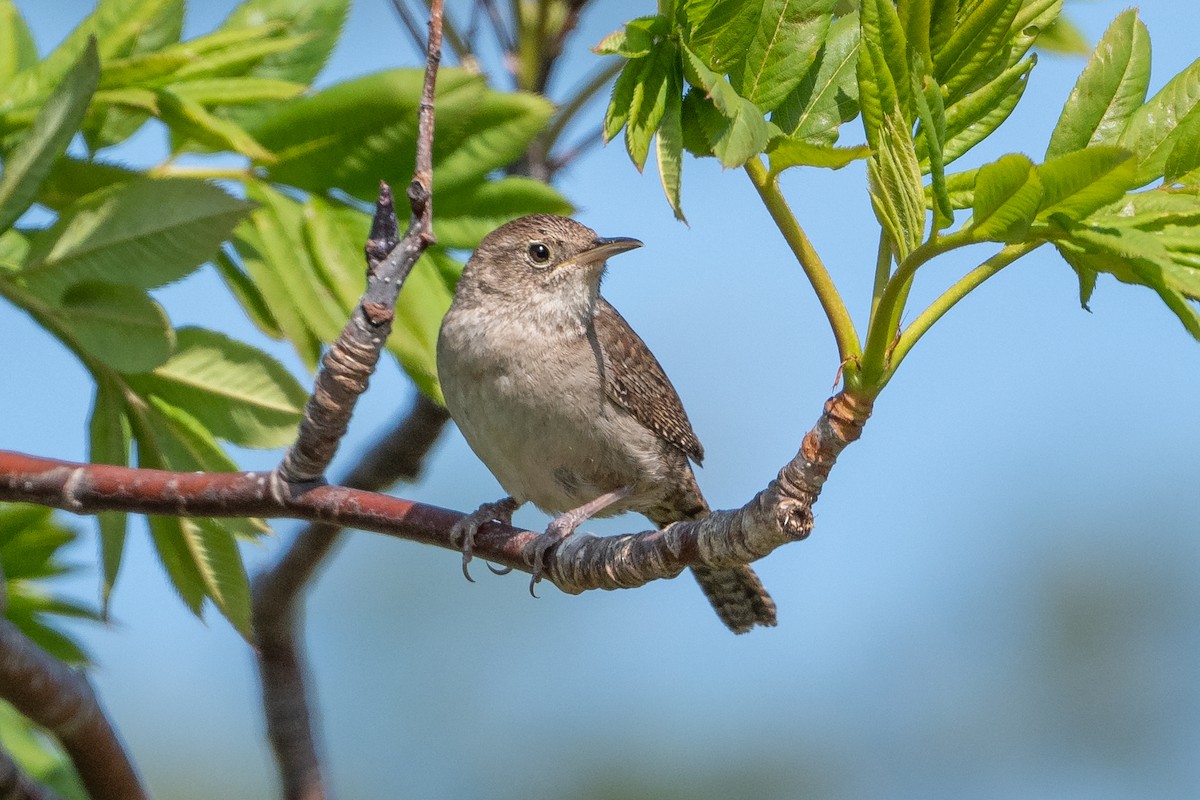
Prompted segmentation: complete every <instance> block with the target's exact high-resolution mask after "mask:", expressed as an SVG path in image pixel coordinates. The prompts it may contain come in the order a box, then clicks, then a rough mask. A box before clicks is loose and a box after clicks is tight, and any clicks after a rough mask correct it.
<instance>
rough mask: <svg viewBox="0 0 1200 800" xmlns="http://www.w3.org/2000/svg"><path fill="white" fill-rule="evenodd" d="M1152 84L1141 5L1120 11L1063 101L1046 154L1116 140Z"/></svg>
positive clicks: (1049, 156)
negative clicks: (1138, 12)
mask: <svg viewBox="0 0 1200 800" xmlns="http://www.w3.org/2000/svg"><path fill="white" fill-rule="evenodd" d="M1149 84H1150V34H1149V32H1147V30H1146V26H1145V25H1144V24H1143V23H1142V21H1141V20H1140V19H1138V17H1137V10H1136V9H1133V8H1131V9H1129V10H1128V11H1125V12H1123V13H1121V14H1120V15H1118V16H1117V18H1116V19H1114V20H1113V22H1112V24H1111V25H1109V26H1108V30H1107V31H1105V32H1104V36H1102V37H1101V38H1100V42H1099V43H1098V44H1097V45H1096V50H1095V52H1093V53H1092V57H1091V58H1090V59H1089V60H1088V63H1087V66H1085V67H1084V68H1083V72H1082V73H1081V74H1080V76H1079V80H1077V81H1076V82H1075V88H1074V89H1073V90H1071V95H1070V97H1068V98H1067V103H1066V105H1065V106H1064V107H1063V111H1062V114H1061V115H1060V116H1059V118H1058V124H1057V125H1055V126H1054V133H1053V134H1051V136H1050V145H1049V147H1047V148H1046V158H1047V159H1051V158H1055V157H1056V156H1061V155H1065V154H1066V153H1069V152H1071V151H1073V150H1081V149H1083V148H1084V147H1087V146H1088V145H1089V144H1116V142H1117V140H1118V139H1119V138H1120V136H1121V132H1122V131H1123V130H1124V129H1125V126H1126V124H1127V123H1128V121H1129V118H1130V116H1131V115H1132V114H1133V113H1134V111H1136V110H1137V109H1138V108H1140V107H1141V105H1142V103H1144V102H1145V100H1146V87H1147V86H1149Z"/></svg>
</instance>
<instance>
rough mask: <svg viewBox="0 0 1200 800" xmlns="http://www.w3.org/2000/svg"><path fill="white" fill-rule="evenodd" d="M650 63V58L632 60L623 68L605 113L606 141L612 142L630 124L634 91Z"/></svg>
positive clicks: (614, 85) (639, 57)
mask: <svg viewBox="0 0 1200 800" xmlns="http://www.w3.org/2000/svg"><path fill="white" fill-rule="evenodd" d="M649 62H650V58H649V57H648V56H638V57H635V58H631V59H630V60H629V62H628V63H627V64H626V65H625V66H623V67H621V72H620V74H618V75H617V79H616V81H614V82H613V90H612V96H611V97H610V98H609V100H608V110H607V111H605V112H604V141H605V142H611V141H612V140H613V139H614V138H615V137H616V135H617V134H618V133H620V132H621V129H622V128H624V127H625V125H626V123H628V122H629V109H630V107H631V106H632V105H633V91H634V89H635V88H637V85H638V82H639V81H640V80H641V75H642V72H643V71H644V70H645V69H646V68H647V64H648V63H649Z"/></svg>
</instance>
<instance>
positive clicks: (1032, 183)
mask: <svg viewBox="0 0 1200 800" xmlns="http://www.w3.org/2000/svg"><path fill="white" fill-rule="evenodd" d="M1041 201H1042V181H1041V179H1040V178H1039V177H1038V172H1037V169H1036V168H1035V167H1034V165H1033V162H1032V161H1030V160H1029V158H1027V157H1026V156H1023V155H1020V154H1018V153H1010V154H1008V155H1006V156H1002V157H1001V158H1000V159H999V160H997V161H994V162H992V163H991V164H985V165H984V166H982V167H980V168H979V171H978V173H977V174H976V178H975V191H974V205H973V208H972V214H971V222H970V229H971V231H972V233H973V234H974V235H975V237H976V238H978V239H990V240H992V241H997V242H1019V241H1022V240H1023V239H1025V237H1026V235H1027V234H1028V232H1029V226H1030V225H1031V224H1032V223H1033V220H1034V218H1035V217H1036V216H1037V212H1038V208H1039V207H1040V205H1041Z"/></svg>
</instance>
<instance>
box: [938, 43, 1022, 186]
mask: <svg viewBox="0 0 1200 800" xmlns="http://www.w3.org/2000/svg"><path fill="white" fill-rule="evenodd" d="M1036 63H1037V59H1036V57H1034V56H1030V57H1029V58H1028V59H1026V60H1025V61H1022V62H1020V63H1018V64H1015V65H1014V66H1012V67H1010V68H1009V69H1007V70H1005V71H1004V72H1002V73H1000V75H998V76H997V77H996V78H995V79H993V80H992V81H991V82H990V83H988V84H987V85H985V86H983V87H981V88H979V89H977V90H975V91H974V92H972V93H971V94H969V95H967V96H966V97H965V98H964V99H962V100H959V101H958V102H957V103H955V104H954V105H952V106H948V107H947V108H946V142H945V146H944V150H943V158H944V161H945V163H946V164H950V163H951V162H953V161H955V160H956V159H958V158H959V157H960V156H962V155H965V154H966V153H967V152H968V151H970V149H971V148H972V147H974V146H975V145H977V144H979V143H980V142H982V141H983V140H984V139H986V138H987V137H988V136H991V135H992V133H993V132H995V130H996V129H997V128H999V127H1000V126H1001V125H1002V124H1004V121H1005V120H1006V119H1008V116H1009V114H1011V113H1012V110H1013V109H1014V108H1016V106H1017V103H1018V102H1020V100H1021V95H1023V94H1024V93H1025V87H1026V85H1027V84H1028V78H1029V71H1030V70H1032V69H1033V67H1034V65H1035V64H1036ZM921 147H922V142H921V141H918V142H917V153H918V155H922V153H921Z"/></svg>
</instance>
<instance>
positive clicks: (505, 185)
mask: <svg viewBox="0 0 1200 800" xmlns="http://www.w3.org/2000/svg"><path fill="white" fill-rule="evenodd" d="M437 209H438V210H437V218H435V219H434V221H433V232H434V234H435V235H436V236H437V240H438V244H440V245H442V246H443V247H448V248H451V249H462V250H473V249H475V247H476V245H478V244H479V242H480V240H481V239H483V237H484V236H487V235H488V234H489V233H491V232H492V231H494V230H495V229H496V228H498V227H500V226H501V225H503V224H504V223H506V222H509V221H510V220H514V219H516V218H517V217H523V216H525V215H526V214H564V215H565V214H571V213H572V212H573V211H574V210H575V209H574V207H573V206H572V205H571V204H570V203H569V202H568V201H567V199H566V198H565V197H563V196H562V195H561V194H560V193H559V192H558V190H557V189H555V188H554V187H552V186H549V185H547V184H545V183H542V182H541V181H535V180H533V179H532V178H525V177H520V176H510V177H506V178H501V179H499V180H495V181H488V182H487V183H480V184H477V185H475V186H472V187H470V189H469V190H464V191H459V192H455V193H453V194H451V195H450V196H449V197H446V198H444V199H443V202H441V203H439V204H438V207H437ZM368 230H369V227H366V228H364V229H363V230H362V232H361V235H360V238H359V242H358V243H357V245H356V247H355V249H356V250H357V251H358V264H359V275H358V277H359V287H358V294H361V293H362V263H363V262H362V242H363V241H365V239H366V233H367V231H368ZM356 299H357V295H356Z"/></svg>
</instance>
